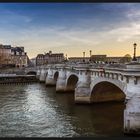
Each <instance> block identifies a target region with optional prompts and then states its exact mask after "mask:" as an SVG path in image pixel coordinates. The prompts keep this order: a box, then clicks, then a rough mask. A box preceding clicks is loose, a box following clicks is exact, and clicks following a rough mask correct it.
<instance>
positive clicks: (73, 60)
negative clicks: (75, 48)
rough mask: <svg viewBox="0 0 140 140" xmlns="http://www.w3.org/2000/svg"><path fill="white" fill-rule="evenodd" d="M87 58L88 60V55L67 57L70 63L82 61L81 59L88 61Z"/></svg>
mask: <svg viewBox="0 0 140 140" xmlns="http://www.w3.org/2000/svg"><path fill="white" fill-rule="evenodd" d="M89 60H90V57H69V58H68V61H69V62H70V63H76V62H83V61H85V62H89Z"/></svg>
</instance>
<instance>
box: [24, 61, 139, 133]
mask: <svg viewBox="0 0 140 140" xmlns="http://www.w3.org/2000/svg"><path fill="white" fill-rule="evenodd" d="M31 72H36V77H37V78H38V79H39V81H40V82H45V84H46V86H56V92H57V93H59V92H66V93H68V92H69V91H74V97H75V102H76V103H93V102H107V101H127V102H126V108H125V110H124V133H127V134H140V64H139V63H135V62H132V63H129V64H126V65H119V64H109V65H107V64H106V65H105V64H90V63H79V64H55V65H54V64H52V65H47V66H41V67H36V68H35V69H31V68H30V69H26V73H31Z"/></svg>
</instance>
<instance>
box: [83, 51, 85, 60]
mask: <svg viewBox="0 0 140 140" xmlns="http://www.w3.org/2000/svg"><path fill="white" fill-rule="evenodd" d="M83 62H85V52H83Z"/></svg>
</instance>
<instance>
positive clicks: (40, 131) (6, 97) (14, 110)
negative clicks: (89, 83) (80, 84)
mask: <svg viewBox="0 0 140 140" xmlns="http://www.w3.org/2000/svg"><path fill="white" fill-rule="evenodd" d="M123 109H124V104H123V103H100V104H90V105H79V104H75V103H74V94H73V93H63V94H61V93H56V92H55V87H49V88H48V87H46V86H45V84H39V83H35V84H31V85H1V87H0V136H1V137H76V136H78V137H79V136H93V137H101V136H124V135H123Z"/></svg>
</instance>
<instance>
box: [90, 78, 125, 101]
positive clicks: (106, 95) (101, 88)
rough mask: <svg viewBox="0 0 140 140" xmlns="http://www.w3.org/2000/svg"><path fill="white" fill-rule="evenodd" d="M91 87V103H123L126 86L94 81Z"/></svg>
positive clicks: (108, 81)
mask: <svg viewBox="0 0 140 140" xmlns="http://www.w3.org/2000/svg"><path fill="white" fill-rule="evenodd" d="M93 83H94V85H93V86H92V88H91V89H92V90H91V95H90V99H91V102H107V101H124V100H125V97H126V93H125V89H126V85H125V84H124V83H122V82H120V81H118V80H117V81H113V80H107V79H106V80H97V79H96V80H95V81H94V82H93Z"/></svg>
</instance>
